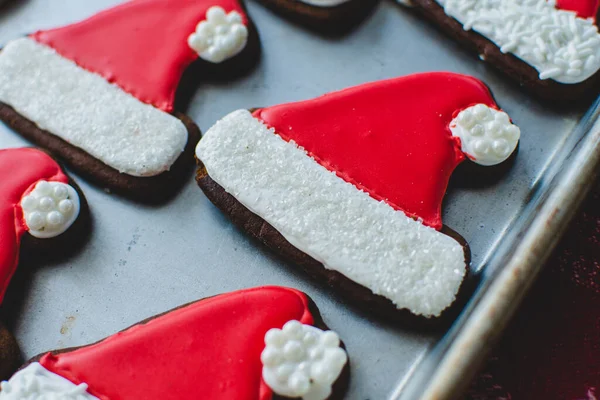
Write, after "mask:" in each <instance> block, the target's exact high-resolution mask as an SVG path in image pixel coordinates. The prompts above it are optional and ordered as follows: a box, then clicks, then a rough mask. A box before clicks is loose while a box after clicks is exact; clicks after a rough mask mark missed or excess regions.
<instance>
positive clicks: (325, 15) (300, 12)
mask: <svg viewBox="0 0 600 400" xmlns="http://www.w3.org/2000/svg"><path fill="white" fill-rule="evenodd" d="M259 1H260V3H262V4H263V5H264V6H265V7H266V8H268V9H270V10H271V11H273V12H275V13H277V14H279V15H281V16H282V17H284V18H286V19H288V20H290V21H292V22H295V23H297V24H300V25H303V26H305V27H308V28H310V29H313V30H315V31H318V32H322V33H329V34H335V33H345V32H346V31H348V30H350V29H351V28H353V27H354V26H356V25H358V24H359V23H360V22H361V21H362V20H363V19H364V18H365V17H366V16H367V15H368V14H369V13H370V12H371V10H373V9H374V8H375V6H376V5H377V4H379V0H349V1H347V2H346V3H342V4H339V5H337V6H330V7H319V6H315V5H312V4H308V3H304V2H302V1H301V0H259Z"/></svg>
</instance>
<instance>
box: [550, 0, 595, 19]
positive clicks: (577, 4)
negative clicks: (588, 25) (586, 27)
mask: <svg viewBox="0 0 600 400" xmlns="http://www.w3.org/2000/svg"><path fill="white" fill-rule="evenodd" d="M556 7H557V8H560V9H562V10H571V11H575V12H576V13H577V15H578V16H580V17H581V18H596V16H597V15H598V8H599V7H600V1H599V0H557V1H556Z"/></svg>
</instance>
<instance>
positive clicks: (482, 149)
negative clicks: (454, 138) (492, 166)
mask: <svg viewBox="0 0 600 400" xmlns="http://www.w3.org/2000/svg"><path fill="white" fill-rule="evenodd" d="M489 148H490V145H489V143H488V141H487V140H484V139H479V140H477V141H476V142H475V144H474V145H473V150H474V151H475V155H478V156H483V155H485V154H486V153H487V152H488V150H489Z"/></svg>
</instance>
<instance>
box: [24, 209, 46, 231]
mask: <svg viewBox="0 0 600 400" xmlns="http://www.w3.org/2000/svg"><path fill="white" fill-rule="evenodd" d="M25 222H27V226H28V227H29V229H33V230H35V231H37V230H40V229H42V228H43V227H44V223H45V222H46V221H45V218H44V215H43V214H42V213H41V212H38V211H35V212H32V213H31V214H29V216H28V217H27V218H25Z"/></svg>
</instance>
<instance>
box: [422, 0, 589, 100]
mask: <svg viewBox="0 0 600 400" xmlns="http://www.w3.org/2000/svg"><path fill="white" fill-rule="evenodd" d="M410 5H411V6H413V7H414V9H415V10H416V11H417V12H418V13H419V14H421V15H422V16H423V17H424V18H426V19H428V20H430V21H432V22H433V23H434V24H436V25H437V26H438V27H439V28H440V29H441V30H443V31H445V32H446V33H448V34H449V35H450V36H452V37H453V38H455V39H456V40H457V41H459V42H460V43H462V44H463V45H465V46H466V47H467V48H469V49H470V50H472V51H474V52H476V54H478V55H479V58H480V59H482V60H483V61H485V62H487V63H489V64H491V65H493V66H494V67H496V68H497V69H499V70H501V71H502V72H504V73H505V74H507V75H508V76H509V77H511V78H512V79H514V80H515V81H517V82H518V83H519V84H520V85H521V86H523V87H525V88H526V89H528V90H529V91H531V92H532V93H535V94H537V95H538V96H539V97H541V98H543V99H546V100H553V101H560V102H565V101H576V100H582V99H583V100H586V99H588V98H594V97H595V96H597V95H598V94H599V93H600V32H599V31H598V22H597V21H598V17H599V16H600V1H599V0H549V1H547V0H527V1H522V0H497V1H477V0H410Z"/></svg>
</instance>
